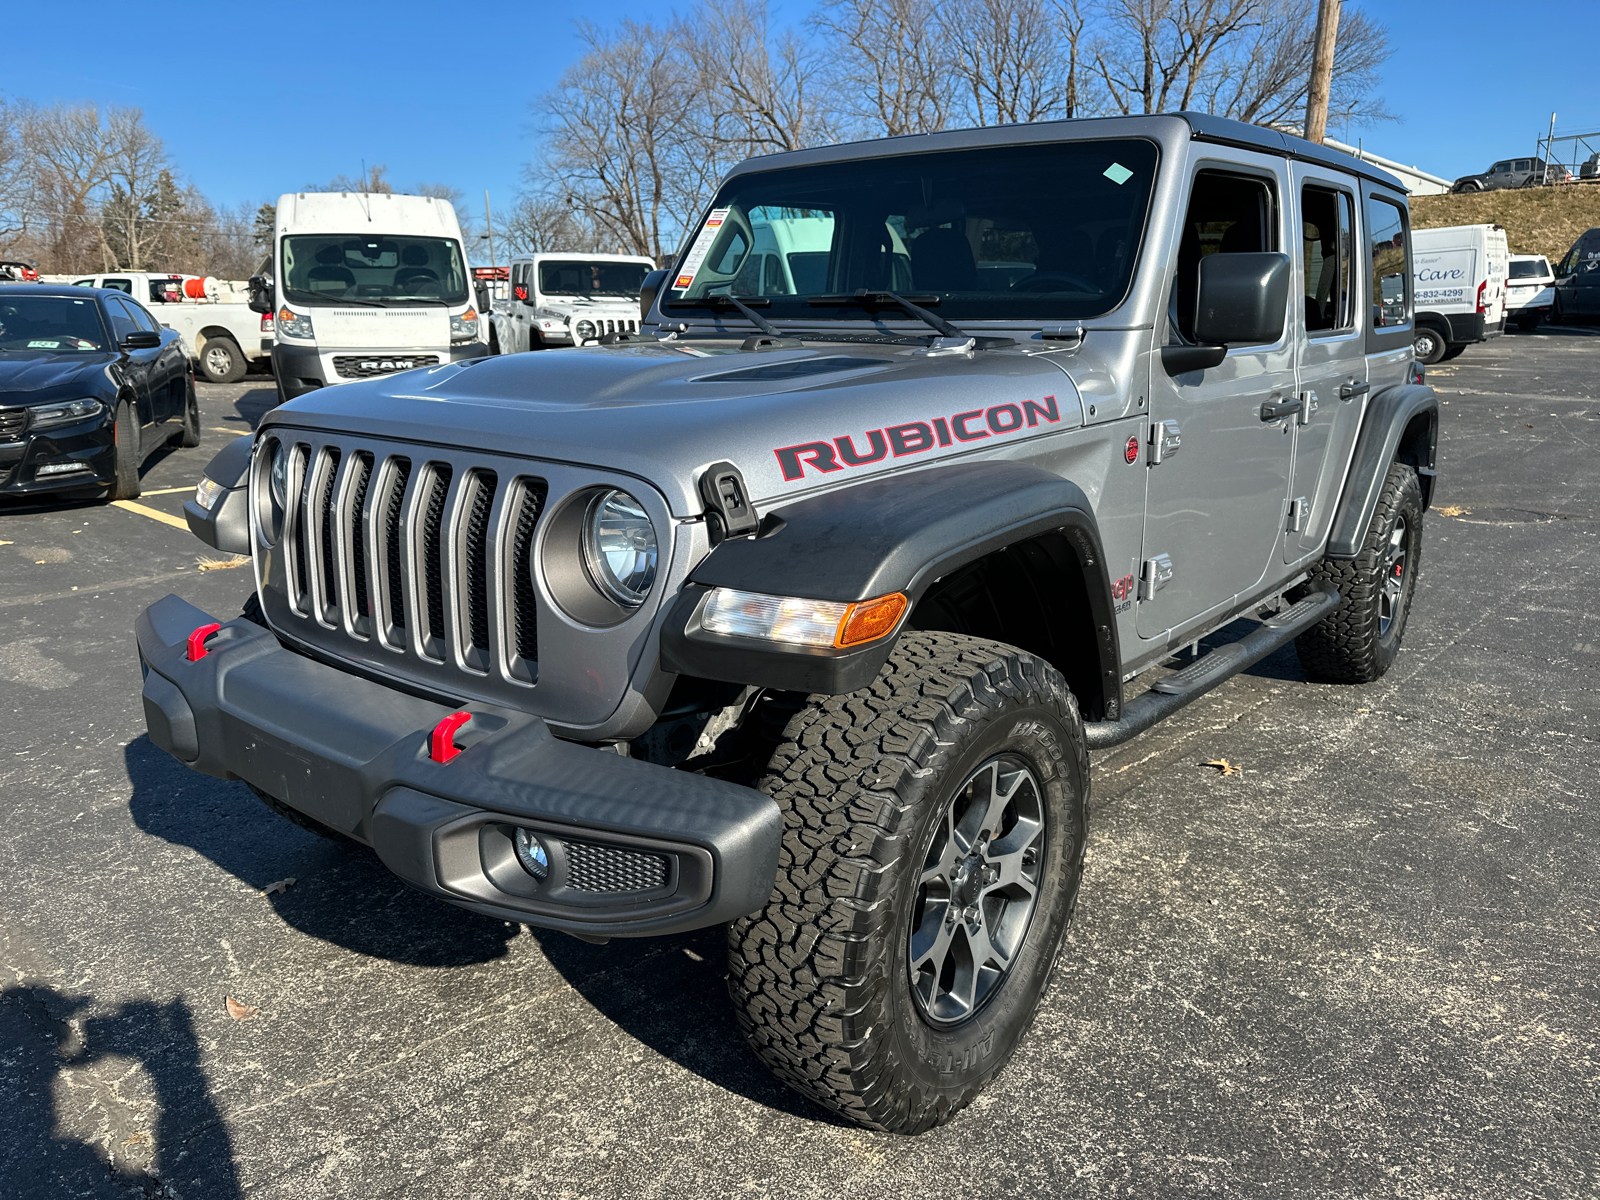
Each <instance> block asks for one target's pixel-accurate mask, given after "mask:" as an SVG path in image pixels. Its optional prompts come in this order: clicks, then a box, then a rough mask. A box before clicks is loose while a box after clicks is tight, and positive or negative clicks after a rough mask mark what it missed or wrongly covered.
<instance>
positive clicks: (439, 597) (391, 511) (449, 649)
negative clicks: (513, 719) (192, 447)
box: [282, 443, 547, 684]
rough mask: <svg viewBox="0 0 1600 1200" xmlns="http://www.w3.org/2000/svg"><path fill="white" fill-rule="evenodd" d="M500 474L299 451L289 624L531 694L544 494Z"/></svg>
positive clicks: (287, 525)
mask: <svg viewBox="0 0 1600 1200" xmlns="http://www.w3.org/2000/svg"><path fill="white" fill-rule="evenodd" d="M451 457H452V458H457V459H459V456H457V455H452V456H451ZM498 467H499V464H497V466H496V467H490V466H486V465H478V464H476V463H472V462H468V463H466V464H462V463H460V462H459V461H457V462H451V461H445V460H443V459H441V458H431V457H430V456H429V455H428V454H427V453H426V452H423V451H420V450H419V451H418V452H416V453H415V454H409V455H408V454H399V453H388V452H383V451H373V450H364V449H354V450H350V451H346V450H344V449H343V448H341V447H339V446H334V445H327V444H324V445H320V446H311V445H308V444H305V443H300V444H297V445H295V446H294V448H293V451H292V453H291V456H290V471H291V476H290V478H291V480H292V481H293V483H292V487H293V488H294V494H295V500H294V502H292V503H291V504H290V511H289V512H288V513H287V514H286V518H285V521H284V528H283V546H282V562H283V564H284V567H285V572H284V573H285V576H286V578H285V581H284V582H285V587H284V592H285V597H286V600H287V602H288V609H289V612H290V614H291V615H292V616H294V617H298V618H301V619H302V620H304V621H306V622H308V627H307V629H306V631H305V632H306V633H308V634H309V633H313V632H314V631H313V630H312V629H311V628H310V627H309V623H313V622H314V623H315V625H316V626H318V627H319V631H320V632H322V633H323V634H324V635H325V634H327V633H332V634H335V635H340V634H342V635H343V638H347V639H350V641H351V642H354V643H367V644H369V645H372V646H374V647H375V648H381V649H382V650H386V651H389V652H390V653H392V654H393V655H395V656H403V657H404V658H406V659H410V660H412V661H413V662H414V663H416V664H417V665H433V666H436V667H439V668H444V669H446V670H447V671H450V670H453V671H461V672H466V673H468V674H470V675H479V676H484V677H489V676H491V675H492V676H495V677H497V678H499V679H502V680H504V681H506V682H511V683H521V684H531V683H533V682H534V678H535V675H536V672H537V660H538V614H537V611H536V597H535V595H534V592H533V588H532V586H531V584H530V583H529V582H528V572H529V568H530V567H531V554H532V542H533V533H534V529H535V527H536V526H537V524H538V520H539V514H540V512H541V511H542V509H543V507H544V502H545V496H546V492H547V485H546V481H545V480H544V479H543V478H540V477H537V476H533V475H519V474H513V473H512V472H509V471H505V470H503V469H498ZM288 632H294V630H293V629H292V628H291V629H290V630H288ZM312 640H316V641H318V642H319V643H321V644H324V645H325V644H327V642H326V637H325V636H319V637H315V638H314V639H312ZM351 648H352V649H354V647H353V646H352V647H351ZM380 665H381V664H380Z"/></svg>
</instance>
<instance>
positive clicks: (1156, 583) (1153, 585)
mask: <svg viewBox="0 0 1600 1200" xmlns="http://www.w3.org/2000/svg"><path fill="white" fill-rule="evenodd" d="M1171 582H1172V556H1171V555H1169V554H1158V555H1156V556H1155V557H1154V558H1147V559H1145V560H1144V565H1143V566H1142V567H1140V568H1139V599H1141V600H1153V599H1155V594H1156V593H1157V592H1159V591H1160V590H1161V589H1162V588H1164V587H1166V586H1167V584H1169V583H1171Z"/></svg>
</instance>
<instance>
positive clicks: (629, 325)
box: [489, 253, 655, 354]
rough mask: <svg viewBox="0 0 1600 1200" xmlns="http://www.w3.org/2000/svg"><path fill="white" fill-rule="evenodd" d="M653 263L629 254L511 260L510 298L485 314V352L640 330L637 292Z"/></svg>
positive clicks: (549, 345) (535, 347)
mask: <svg viewBox="0 0 1600 1200" xmlns="http://www.w3.org/2000/svg"><path fill="white" fill-rule="evenodd" d="M653 270H655V263H654V262H652V261H651V260H650V259H648V258H641V257H639V256H638V255H634V254H555V253H551V254H530V255H527V256H524V257H520V258H513V259H512V260H511V279H510V284H511V293H510V295H509V296H508V297H507V298H506V299H504V300H496V301H495V303H494V309H493V311H492V312H491V314H490V317H489V320H490V323H491V334H490V349H491V352H492V353H495V354H519V353H521V352H522V351H524V350H546V349H552V348H555V347H560V346H572V345H578V346H582V345H584V344H585V343H587V342H592V341H597V340H599V339H600V338H602V337H605V336H607V335H609V334H614V333H637V332H638V331H639V288H640V285H641V284H642V283H643V282H644V277H645V276H646V275H648V274H649V273H650V272H651V271H653Z"/></svg>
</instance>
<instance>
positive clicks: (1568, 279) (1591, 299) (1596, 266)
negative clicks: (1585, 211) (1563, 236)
mask: <svg viewBox="0 0 1600 1200" xmlns="http://www.w3.org/2000/svg"><path fill="white" fill-rule="evenodd" d="M1555 274H1556V281H1555V284H1554V286H1553V288H1552V290H1553V291H1554V293H1555V303H1554V306H1553V308H1552V310H1551V314H1550V319H1551V320H1553V321H1565V320H1567V319H1569V318H1573V317H1596V316H1600V227H1597V228H1594V229H1588V230H1585V231H1584V232H1583V233H1582V234H1580V235H1579V236H1578V240H1577V241H1575V242H1573V243H1572V248H1571V249H1570V250H1568V251H1567V252H1566V254H1564V255H1562V257H1561V262H1560V263H1559V264H1557V266H1556V271H1555Z"/></svg>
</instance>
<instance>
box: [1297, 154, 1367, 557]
mask: <svg viewBox="0 0 1600 1200" xmlns="http://www.w3.org/2000/svg"><path fill="white" fill-rule="evenodd" d="M1290 180H1291V183H1292V185H1293V192H1294V239H1295V270H1294V278H1295V282H1296V284H1297V285H1298V290H1297V291H1296V292H1295V296H1296V297H1297V299H1296V302H1295V308H1296V310H1297V312H1296V318H1295V320H1294V321H1293V323H1292V325H1293V329H1294V333H1295V342H1296V345H1295V398H1296V400H1297V401H1298V402H1299V408H1298V409H1297V410H1296V411H1295V412H1294V413H1293V415H1292V416H1288V417H1285V418H1284V420H1285V422H1287V423H1291V424H1292V425H1293V428H1294V432H1293V438H1294V469H1293V473H1292V476H1291V484H1290V489H1289V506H1288V513H1287V515H1286V518H1285V521H1284V540H1283V560H1284V562H1286V563H1290V562H1296V561H1298V560H1299V559H1301V558H1303V557H1305V556H1306V555H1307V554H1310V553H1312V552H1313V551H1315V550H1316V549H1317V548H1318V547H1319V546H1321V545H1322V543H1323V541H1324V540H1325V539H1326V538H1327V536H1328V530H1329V528H1330V526H1331V524H1332V521H1333V510H1334V507H1335V505H1337V504H1338V501H1339V492H1340V489H1341V488H1342V486H1343V484H1344V476H1345V471H1346V469H1347V468H1348V466H1349V463H1350V456H1351V454H1352V453H1353V452H1354V450H1355V444H1356V434H1357V433H1358V432H1359V431H1360V429H1361V416H1362V412H1363V410H1364V408H1365V405H1366V395H1367V360H1366V354H1365V347H1364V344H1363V337H1364V330H1363V329H1362V327H1361V325H1362V323H1361V319H1360V310H1361V308H1362V305H1361V304H1359V303H1358V297H1359V295H1360V292H1359V284H1360V278H1361V276H1360V268H1359V266H1358V262H1357V254H1356V247H1357V246H1358V245H1359V244H1360V243H1359V241H1358V236H1359V230H1358V218H1357V215H1356V209H1357V204H1356V196H1357V191H1356V187H1355V183H1354V181H1353V180H1351V179H1349V178H1348V177H1346V176H1343V175H1340V174H1339V173H1337V172H1332V171H1328V170H1326V169H1324V168H1321V167H1317V166H1313V165H1311V164H1306V163H1293V164H1291V166H1290Z"/></svg>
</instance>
